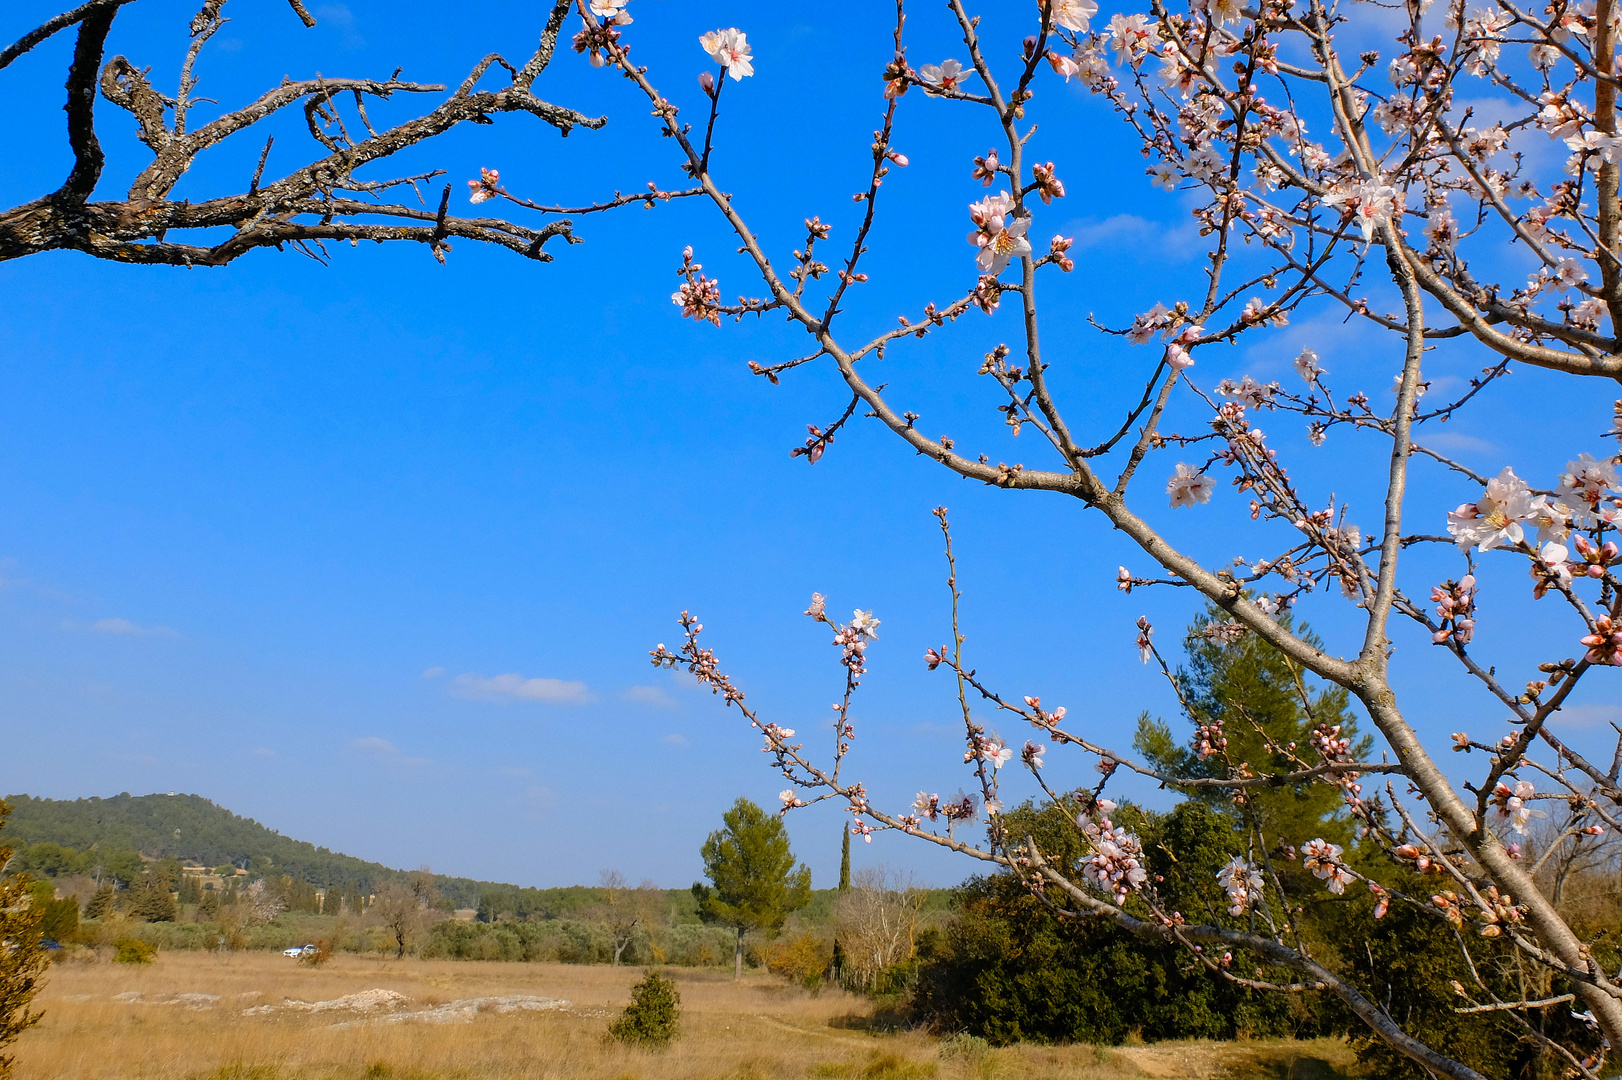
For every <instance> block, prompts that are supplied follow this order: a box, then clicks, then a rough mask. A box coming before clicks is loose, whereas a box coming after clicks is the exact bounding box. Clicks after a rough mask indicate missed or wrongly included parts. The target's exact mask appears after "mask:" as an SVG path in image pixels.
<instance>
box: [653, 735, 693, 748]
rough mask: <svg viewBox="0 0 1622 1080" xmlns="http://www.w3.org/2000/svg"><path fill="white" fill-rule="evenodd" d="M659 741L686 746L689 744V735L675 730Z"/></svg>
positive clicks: (668, 744)
mask: <svg viewBox="0 0 1622 1080" xmlns="http://www.w3.org/2000/svg"><path fill="white" fill-rule="evenodd" d="M659 741H660V742H662V743H664V744H665V745H666V746H686V745H688V742H687V736H685V735H681V734H678V733H676V732H674V731H672V732H671V733H670V734H669V735H666V736H665V737H664V738H662V739H660V740H659Z"/></svg>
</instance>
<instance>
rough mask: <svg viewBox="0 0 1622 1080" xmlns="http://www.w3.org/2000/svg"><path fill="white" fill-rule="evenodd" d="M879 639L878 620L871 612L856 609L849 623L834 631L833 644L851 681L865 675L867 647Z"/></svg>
mask: <svg viewBox="0 0 1622 1080" xmlns="http://www.w3.org/2000/svg"><path fill="white" fill-rule="evenodd" d="M878 639H879V620H878V619H875V618H874V617H873V613H872V612H871V611H862V610H861V609H859V608H858V609H857V611H856V613H855V614H854V615H853V616H851V620H850V622H848V623H846V624H845V625H844V626H839V627H836V628H835V629H834V639H833V643H834V644H835V645H838V646H839V648H840V649H841V650H842V652H841V656H840V663H842V664H844V665H845V667H847V668H849V669H850V674H851V677H852V678H853V679H858V680H859V679H860V678H861V677H862V676H863V675H865V674H867V666H866V665H867V645H868V642H870V641H877V640H878Z"/></svg>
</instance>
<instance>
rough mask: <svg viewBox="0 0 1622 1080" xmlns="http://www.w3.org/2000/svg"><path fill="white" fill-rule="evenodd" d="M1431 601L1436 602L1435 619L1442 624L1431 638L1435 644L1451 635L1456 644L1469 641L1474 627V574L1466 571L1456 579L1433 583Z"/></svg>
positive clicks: (1466, 643) (1465, 643)
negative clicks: (1438, 583)
mask: <svg viewBox="0 0 1622 1080" xmlns="http://www.w3.org/2000/svg"><path fill="white" fill-rule="evenodd" d="M1431 602H1432V603H1434V604H1435V605H1436V619H1437V621H1438V622H1439V623H1440V624H1441V629H1439V630H1437V631H1436V632H1435V633H1434V634H1432V635H1431V640H1432V641H1433V642H1435V643H1436V644H1438V645H1440V644H1442V643H1443V642H1444V641H1447V640H1448V639H1450V638H1451V639H1452V640H1453V641H1454V642H1455V643H1456V644H1459V645H1468V644H1470V638H1471V637H1472V636H1474V634H1475V628H1476V623H1475V611H1476V576H1475V575H1474V574H1466V575H1464V576H1463V577H1462V578H1460V579H1459V580H1458V581H1445V582H1443V583H1442V584H1440V585H1433V586H1432V587H1431Z"/></svg>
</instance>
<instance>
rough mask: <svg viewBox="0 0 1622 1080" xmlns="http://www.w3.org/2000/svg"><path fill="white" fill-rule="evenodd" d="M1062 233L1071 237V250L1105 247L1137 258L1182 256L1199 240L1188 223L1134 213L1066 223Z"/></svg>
mask: <svg viewBox="0 0 1622 1080" xmlns="http://www.w3.org/2000/svg"><path fill="white" fill-rule="evenodd" d="M1064 232H1065V233H1066V235H1069V236H1070V237H1071V238H1072V239H1074V240H1075V245H1074V247H1073V248H1072V251H1088V250H1091V249H1093V248H1108V249H1109V250H1110V253H1111V255H1112V256H1118V255H1121V254H1128V255H1130V256H1132V257H1133V258H1136V259H1138V260H1139V261H1143V260H1149V259H1171V260H1182V259H1186V258H1189V257H1190V256H1192V255H1194V254H1195V253H1196V252H1197V251H1198V249H1199V247H1200V243H1201V238H1200V233H1199V230H1198V229H1197V228H1194V227H1193V226H1192V225H1184V224H1177V225H1171V224H1168V223H1166V222H1163V221H1150V220H1149V219H1148V218H1146V217H1141V216H1139V215H1137V214H1112V215H1110V216H1109V217H1107V218H1083V219H1081V220H1080V221H1075V222H1070V223H1067V224H1066V226H1065V229H1064Z"/></svg>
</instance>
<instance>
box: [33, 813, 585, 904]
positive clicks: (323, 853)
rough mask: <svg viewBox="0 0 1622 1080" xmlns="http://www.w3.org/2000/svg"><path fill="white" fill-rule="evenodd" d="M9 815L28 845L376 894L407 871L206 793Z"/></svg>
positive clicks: (501, 900)
mask: <svg viewBox="0 0 1622 1080" xmlns="http://www.w3.org/2000/svg"><path fill="white" fill-rule="evenodd" d="M6 801H7V802H9V803H10V804H11V808H12V814H11V820H10V821H8V822H7V823H6V829H5V835H6V838H7V839H9V840H11V841H12V842H13V843H17V844H18V846H19V847H21V846H22V845H23V844H39V843H46V842H49V843H55V844H60V845H62V846H63V847H68V848H73V849H74V850H76V851H88V850H89V849H90V848H92V847H94V846H96V845H98V844H99V845H101V846H102V847H103V848H113V849H124V850H129V851H136V852H139V853H140V854H142V855H144V856H147V857H148V858H152V859H170V858H173V859H182V860H188V859H189V860H193V861H195V862H200V863H202V864H203V865H205V866H221V865H224V864H225V863H231V864H233V865H235V866H240V867H242V868H244V869H246V870H249V871H251V872H253V873H255V874H264V875H268V876H276V877H280V876H282V875H287V876H290V877H293V878H296V879H302V880H304V881H307V882H309V883H310V884H311V885H314V886H315V887H316V888H318V889H329V888H339V889H344V890H346V891H347V890H351V889H356V890H360V891H363V892H370V891H372V890H374V889H376V887H377V886H378V885H380V884H381V883H383V882H385V881H388V880H390V879H392V878H397V877H399V876H400V875H401V874H402V873H403V871H401V870H396V869H394V868H392V867H388V866H384V865H383V864H382V863H375V862H367V861H366V860H365V859H357V858H355V857H354V856H351V855H344V854H341V853H339V852H336V851H329V850H328V849H327V848H324V847H316V846H315V845H314V844H309V843H306V842H304V841H302V840H294V839H293V838H291V837H288V836H283V835H282V834H281V833H279V832H277V831H276V830H274V829H270V828H267V827H265V826H264V825H261V824H260V823H259V822H257V821H254V820H253V819H251V818H245V817H242V816H240V815H237V814H233V813H232V812H231V811H229V810H227V809H226V808H225V807H223V806H219V805H218V804H216V803H214V802H212V801H210V800H208V799H205V798H203V797H202V796H201V795H179V794H176V795H163V794H154V795H131V794H130V793H129V792H127V791H126V792H124V793H123V794H121V795H114V796H112V797H111V798H106V799H103V798H87V799H37V798H34V797H33V796H31V795H7V796H6ZM435 881H436V884H437V885H438V886H439V892H440V896H441V898H442V900H443V901H445V902H448V904H449V905H450V906H452V907H480V906H481V902H482V903H483V906H485V907H486V908H487V909H488V908H493V909H495V910H497V911H512V912H517V913H520V914H526V915H536V916H540V917H542V918H546V917H559V916H563V915H567V914H570V913H571V912H575V911H578V910H579V909H580V908H583V907H585V906H586V905H588V904H591V903H593V902H595V901H597V900H598V898H599V890H597V889H593V888H586V887H583V886H578V885H577V886H571V887H568V888H563V889H536V888H524V887H520V886H517V885H509V884H504V883H501V882H494V881H475V880H473V879H472V878H462V877H447V876H445V875H441V874H436V875H435Z"/></svg>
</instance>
